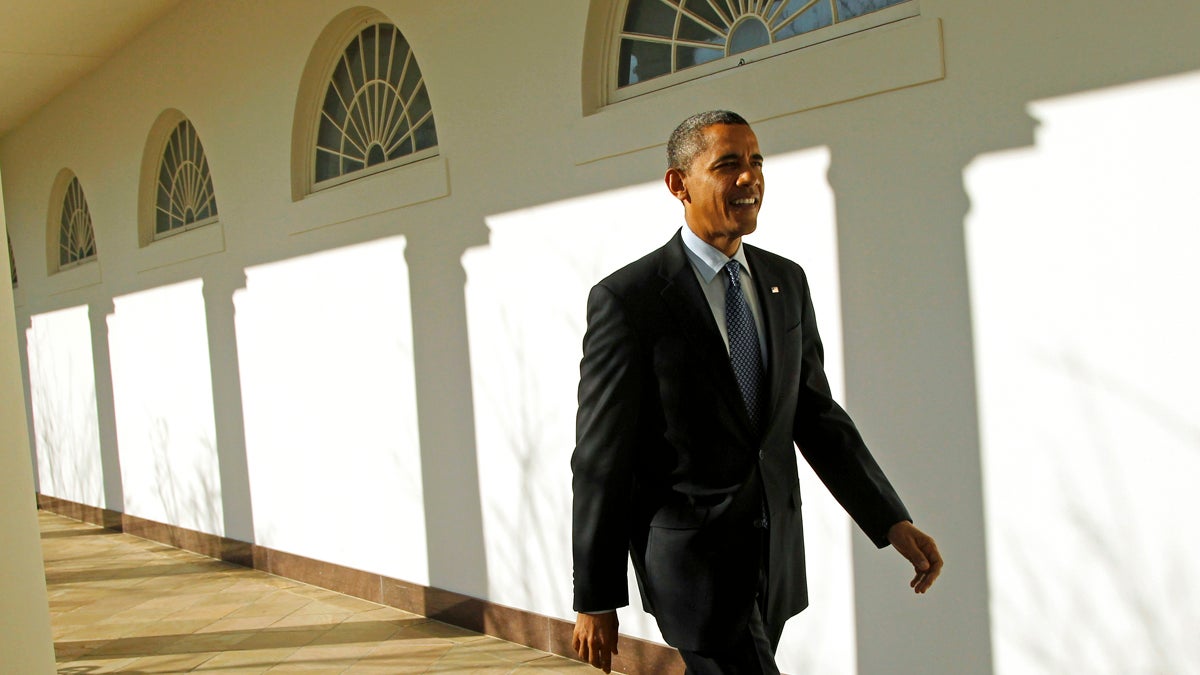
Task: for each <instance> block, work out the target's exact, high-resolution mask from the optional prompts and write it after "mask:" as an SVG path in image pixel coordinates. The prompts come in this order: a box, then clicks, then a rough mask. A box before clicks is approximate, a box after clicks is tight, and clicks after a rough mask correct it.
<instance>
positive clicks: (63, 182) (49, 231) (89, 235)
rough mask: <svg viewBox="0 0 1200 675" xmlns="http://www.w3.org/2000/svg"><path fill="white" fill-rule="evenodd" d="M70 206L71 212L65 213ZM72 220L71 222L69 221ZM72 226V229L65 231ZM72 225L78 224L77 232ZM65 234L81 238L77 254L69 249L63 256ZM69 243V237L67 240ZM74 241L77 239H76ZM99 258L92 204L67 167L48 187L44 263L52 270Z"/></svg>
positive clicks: (59, 269) (56, 270)
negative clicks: (90, 204) (51, 185)
mask: <svg viewBox="0 0 1200 675" xmlns="http://www.w3.org/2000/svg"><path fill="white" fill-rule="evenodd" d="M68 209H70V211H71V216H70V217H69V218H68V217H67V210H68ZM72 222H74V225H71V223H72ZM67 227H71V229H72V231H66V232H64V228H67ZM75 227H79V228H81V229H80V230H79V231H78V233H76V232H75V231H74V228H75ZM64 237H65V238H66V239H67V240H71V239H76V240H78V239H80V238H82V239H83V242H84V243H83V244H82V246H81V247H80V248H81V249H82V251H81V254H80V255H75V254H74V253H72V252H71V251H70V250H68V251H67V254H66V255H65V256H64V254H63V247H64V245H65V244H64ZM67 243H68V244H69V241H68V242H67ZM76 243H79V242H78V241H77V242H76ZM97 259H98V248H97V246H96V228H95V225H94V224H93V223H92V215H91V208H90V207H89V206H88V203H87V194H86V192H85V191H84V189H83V184H82V183H81V182H80V180H79V178H78V177H77V176H76V175H75V173H74V172H73V171H71V170H70V169H63V170H61V171H59V172H58V176H57V177H56V178H55V179H54V186H53V187H52V188H51V190H50V204H49V207H48V208H47V214H46V267H47V269H48V270H49V271H50V273H51V274H55V273H58V272H63V271H66V270H70V269H74V268H77V267H82V266H84V265H87V264H88V263H92V262H95V261H96V260H97Z"/></svg>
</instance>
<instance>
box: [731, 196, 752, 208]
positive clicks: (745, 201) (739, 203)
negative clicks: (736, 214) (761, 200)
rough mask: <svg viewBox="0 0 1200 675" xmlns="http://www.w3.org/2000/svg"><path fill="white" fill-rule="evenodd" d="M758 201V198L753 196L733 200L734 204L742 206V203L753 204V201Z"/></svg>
mask: <svg viewBox="0 0 1200 675" xmlns="http://www.w3.org/2000/svg"><path fill="white" fill-rule="evenodd" d="M756 201H757V200H756V199H754V198H753V197H748V198H746V199H735V200H733V203H734V204H737V205H739V206H742V205H745V204H753V203H754V202H756Z"/></svg>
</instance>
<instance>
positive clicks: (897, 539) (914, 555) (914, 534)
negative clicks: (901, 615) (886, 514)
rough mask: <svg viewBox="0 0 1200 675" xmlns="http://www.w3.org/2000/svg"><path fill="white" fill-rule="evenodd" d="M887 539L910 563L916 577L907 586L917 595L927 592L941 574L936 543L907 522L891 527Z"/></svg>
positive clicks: (940, 558) (940, 557)
mask: <svg viewBox="0 0 1200 675" xmlns="http://www.w3.org/2000/svg"><path fill="white" fill-rule="evenodd" d="M887 538H888V542H890V543H891V545H892V546H893V547H894V548H895V549H896V550H897V551H899V553H900V555H902V556H904V557H905V558H906V559H908V561H909V562H910V563H912V566H913V570H914V571H915V572H916V576H914V577H913V580H912V581H911V582H909V584H908V585H909V586H910V587H911V588H912V589H913V590H914V591H916V592H917V593H924V592H925V591H928V590H929V587H930V586H932V585H933V582H934V581H935V580H936V579H937V578H938V575H939V574H941V573H942V554H941V553H939V552H938V547H937V542H935V541H934V540H933V537H931V536H929V535H927V534H925V533H924V532H922V531H921V530H919V529H917V526H916V525H913V524H912V523H910V522H908V521H907V520H902V521H900V522H898V523H896V524H895V525H893V526H892V527H891V529H889V530H888V533H887Z"/></svg>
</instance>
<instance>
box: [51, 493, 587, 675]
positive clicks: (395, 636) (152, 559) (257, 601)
mask: <svg viewBox="0 0 1200 675" xmlns="http://www.w3.org/2000/svg"><path fill="white" fill-rule="evenodd" d="M38 513H39V519H40V522H41V529H42V549H43V552H44V555H45V559H46V582H47V587H48V590H49V593H50V614H51V623H52V626H53V630H54V646H55V650H56V652H57V655H58V672H59V673H72V674H78V675H92V674H93V673H268V672H269V673H299V672H304V673H435V672H437V673H526V674H531V673H546V674H549V673H580V674H582V673H598V672H599V671H597V670H594V669H592V668H590V667H588V666H586V665H584V664H581V663H577V662H574V661H570V660H568V659H564V658H561V657H558V656H553V655H550V654H546V653H545V652H539V651H537V650H534V649H529V648H527V647H522V646H519V645H515V644H512V643H510V642H504V641H503V640H497V639H495V638H491V637H487V636H484V635H479V634H477V633H471V632H469V631H466V630H463V629H461V628H456V627H453V626H449V625H446V624H444V623H439V622H437V621H433V620H430V619H426V618H424V617H421V616H417V615H415V614H409V613H407V612H402V611H400V610H398V609H393V608H391V607H385V606H383V605H376V604H374V603H371V602H367V601H366V600H359V599H358V598H353V597H349V596H345V595H340V594H338V593H334V592H332V591H327V590H324V589H321V588H316V587H313V586H308V585H305V584H301V583H299V582H294V581H291V580H288V579H283V578H280V577H274V576H271V575H269V574H265V573H263V572H259V571H255V570H250V569H246V568H243V567H239V566H236V565H232V564H229V563H225V562H221V561H219V560H213V559H211V558H205V557H203V556H200V555H196V554H193V553H190V552H187V551H181V550H178V549H175V548H171V547H169V546H165V545H163V544H159V543H156V542H152V541H147V540H144V539H138V538H136V537H132V536H129V535H125V534H119V533H115V532H112V531H110V530H104V529H101V528H99V527H96V526H93V525H89V524H86V523H80V522H78V521H74V520H70V519H68V518H63V517H60V516H57V515H54V514H51V513H47V512H45V511H39V512H38Z"/></svg>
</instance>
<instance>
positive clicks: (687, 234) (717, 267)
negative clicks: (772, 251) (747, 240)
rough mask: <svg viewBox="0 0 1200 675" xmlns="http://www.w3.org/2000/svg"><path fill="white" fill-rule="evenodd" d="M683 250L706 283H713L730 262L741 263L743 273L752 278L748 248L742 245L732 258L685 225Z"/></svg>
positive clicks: (739, 245)
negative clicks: (747, 257) (747, 256)
mask: <svg viewBox="0 0 1200 675" xmlns="http://www.w3.org/2000/svg"><path fill="white" fill-rule="evenodd" d="M683 250H684V251H685V252H686V253H687V256H688V260H690V261H691V262H692V267H695V268H696V271H697V272H699V273H700V276H701V277H703V278H704V283H712V280H713V277H715V276H717V275H718V274H720V273H721V270H722V269H724V268H725V264H726V263H728V262H729V261H730V260H736V261H738V262H739V263H741V265H742V273H743V274H745V275H747V276H751V274H750V263H748V262H747V261H746V248H745V247H744V246H742V245H741V244H740V243H739V244H738V250H737V252H736V253H734V254H733V257H732V258H730V257H729V256H727V255H725V254H724V253H722V252H721V251H720V250H719V249H718V248H717V247H715V246H713V245H712V244H710V243H708V242H707V241H704V240H703V239H701V238H700V237H698V236H696V233H695V232H692V228H690V227H688V226H687V225H684V226H683Z"/></svg>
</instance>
